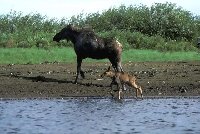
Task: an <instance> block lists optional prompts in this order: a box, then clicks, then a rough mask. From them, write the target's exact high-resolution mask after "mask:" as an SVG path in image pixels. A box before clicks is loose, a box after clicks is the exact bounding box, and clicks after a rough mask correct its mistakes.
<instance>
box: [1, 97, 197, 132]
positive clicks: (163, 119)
mask: <svg viewBox="0 0 200 134" xmlns="http://www.w3.org/2000/svg"><path fill="white" fill-rule="evenodd" d="M199 102H200V99H144V100H135V99H126V100H122V101H121V102H118V101H116V100H112V99H66V100H61V99H52V100H4V101H0V133H29V134H31V133H48V134H51V133H67V134H69V133H81V134H83V133H162V134H163V133H200V127H199V123H200V103H199Z"/></svg>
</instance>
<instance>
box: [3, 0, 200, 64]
mask: <svg viewBox="0 0 200 134" xmlns="http://www.w3.org/2000/svg"><path fill="white" fill-rule="evenodd" d="M69 23H71V24H75V25H77V26H79V27H85V26H89V27H92V28H93V29H94V31H95V32H96V33H97V34H98V35H99V36H102V37H116V38H118V40H119V41H120V42H121V43H122V44H123V48H124V50H125V51H124V53H123V61H129V60H130V61H152V60H153V61H157V60H158V61H174V60H178V61H182V60H184V61H185V60H200V57H199V54H198V51H199V50H198V48H197V46H196V43H197V37H199V36H200V16H195V15H193V14H191V13H190V12H189V11H186V10H184V9H182V8H181V7H177V6H176V5H175V4H172V3H164V4H160V3H156V4H154V5H152V6H151V7H147V6H145V5H140V6H129V7H126V6H124V5H121V6H120V7H117V8H110V9H108V10H106V11H103V12H102V13H98V12H97V13H91V14H80V15H78V16H72V17H71V18H63V19H61V20H58V19H55V18H52V19H49V18H47V17H46V16H41V15H40V14H28V15H23V14H22V13H21V12H15V11H11V12H10V13H9V14H6V15H0V33H1V34H0V63H40V62H44V61H49V62H53V61H58V62H73V61H74V60H75V59H76V57H75V54H74V51H73V49H72V48H65V47H71V46H72V43H71V42H66V41H61V42H60V43H56V42H53V41H52V38H53V36H54V35H55V34H56V33H57V32H58V31H60V30H61V29H62V28H63V27H64V26H66V25H67V24H69ZM19 48H21V49H19ZM27 48H29V49H27ZM87 61H92V60H87Z"/></svg>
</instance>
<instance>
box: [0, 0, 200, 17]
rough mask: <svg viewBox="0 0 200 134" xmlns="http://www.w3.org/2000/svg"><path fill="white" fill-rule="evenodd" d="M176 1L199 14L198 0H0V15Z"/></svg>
mask: <svg viewBox="0 0 200 134" xmlns="http://www.w3.org/2000/svg"><path fill="white" fill-rule="evenodd" d="M165 2H172V3H176V4H177V6H180V7H182V8H183V9H185V10H188V11H190V12H191V13H193V14H194V15H200V7H199V5H200V1H199V0H0V15H2V14H8V13H9V12H10V11H17V12H22V13H23V14H24V15H26V14H29V13H33V14H35V13H40V14H41V15H43V16H45V15H46V16H47V17H49V18H58V19H60V18H63V17H64V18H69V17H71V16H73V15H75V16H76V15H78V14H80V13H95V12H102V11H104V10H107V9H109V8H111V7H119V6H120V5H121V4H124V5H126V6H129V5H140V4H143V5H146V6H148V7H150V6H151V5H152V4H154V3H165Z"/></svg>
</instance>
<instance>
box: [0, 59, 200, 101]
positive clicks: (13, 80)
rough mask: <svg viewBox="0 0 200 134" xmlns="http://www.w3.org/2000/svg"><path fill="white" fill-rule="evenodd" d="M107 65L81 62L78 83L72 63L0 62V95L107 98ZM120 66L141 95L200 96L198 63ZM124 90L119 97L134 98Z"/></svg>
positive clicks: (7, 97)
mask: <svg viewBox="0 0 200 134" xmlns="http://www.w3.org/2000/svg"><path fill="white" fill-rule="evenodd" d="M109 65H110V64H109V63H85V62H83V64H82V69H83V70H84V71H85V79H79V80H78V84H74V83H73V82H74V80H75V76H76V64H75V63H44V64H27V65H11V64H10V65H0V98H2V99H10V98H11V99H12V98H13V99H14V98H16V99H21V98H65V97H111V94H110V92H111V88H110V86H109V85H110V83H111V79H110V78H106V77H105V78H103V79H101V78H100V76H99V75H101V73H103V72H104V71H105V70H106V69H107V68H108V66H109ZM123 68H124V70H125V71H126V72H128V73H129V74H131V75H135V76H136V77H137V82H138V84H139V85H140V86H142V88H143V93H144V94H143V95H144V96H145V97H150V96H154V97H167V96H170V97H181V96H187V97H188V96H200V62H129V63H123ZM114 88H115V87H114ZM127 89H128V90H127V91H124V92H123V97H124V98H126V97H134V96H135V90H134V89H132V88H131V87H129V86H127Z"/></svg>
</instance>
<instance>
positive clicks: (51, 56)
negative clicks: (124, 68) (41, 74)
mask: <svg viewBox="0 0 200 134" xmlns="http://www.w3.org/2000/svg"><path fill="white" fill-rule="evenodd" d="M122 58H123V62H128V61H137V62H143V61H200V53H197V52H159V51H155V50H135V49H130V50H125V51H124V52H123V55H122ZM55 61H56V62H76V55H75V53H74V50H73V48H51V49H49V50H44V49H37V48H0V64H27V63H31V64H38V63H42V62H55ZM86 61H87V62H97V61H108V60H92V59H87V60H86Z"/></svg>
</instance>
